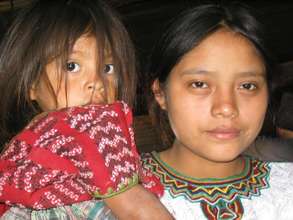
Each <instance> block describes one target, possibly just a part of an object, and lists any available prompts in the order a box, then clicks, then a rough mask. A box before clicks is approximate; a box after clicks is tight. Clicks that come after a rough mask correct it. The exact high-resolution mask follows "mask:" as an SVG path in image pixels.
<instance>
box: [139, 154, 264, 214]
mask: <svg viewBox="0 0 293 220" xmlns="http://www.w3.org/2000/svg"><path fill="white" fill-rule="evenodd" d="M244 160H245V168H244V170H243V171H242V172H241V173H240V174H239V175H235V176H231V177H228V178H223V179H213V178H207V179H196V178H192V177H188V176H185V175H182V174H180V173H179V172H178V171H176V170H174V169H173V168H172V167H170V166H169V165H168V164H166V163H165V162H163V161H162V160H161V159H160V157H159V155H158V154H157V153H156V152H152V153H151V154H147V155H146V156H145V157H144V162H143V163H144V166H146V167H148V168H150V169H151V170H152V171H153V172H154V174H155V175H157V176H158V177H159V178H160V180H161V182H162V184H163V185H164V187H165V189H167V190H168V191H169V192H170V194H171V196H172V197H173V198H176V197H180V196H183V197H185V198H186V199H187V200H189V201H190V202H200V205H201V208H202V210H203V212H204V213H205V215H206V216H207V217H211V218H209V219H223V217H224V216H226V217H228V216H229V217H228V219H238V218H240V217H241V216H242V215H243V208H242V204H241V200H240V199H241V198H251V197H252V196H259V195H260V194H261V193H260V191H261V190H262V189H265V188H268V187H269V183H268V177H269V173H270V166H269V163H268V162H262V161H259V160H256V159H253V158H251V157H248V156H245V157H244ZM219 215H220V216H222V217H219ZM212 216H214V217H212ZM215 216H218V217H215ZM233 216H234V217H233ZM226 217H225V218H224V219H226Z"/></svg>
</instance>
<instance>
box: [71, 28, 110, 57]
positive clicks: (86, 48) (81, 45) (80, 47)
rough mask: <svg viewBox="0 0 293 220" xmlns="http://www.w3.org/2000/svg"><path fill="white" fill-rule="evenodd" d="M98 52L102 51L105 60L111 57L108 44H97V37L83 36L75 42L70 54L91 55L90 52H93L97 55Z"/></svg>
mask: <svg viewBox="0 0 293 220" xmlns="http://www.w3.org/2000/svg"><path fill="white" fill-rule="evenodd" d="M98 50H101V51H102V54H103V56H104V58H105V59H107V58H111V57H112V50H111V49H110V45H109V43H107V42H106V43H104V42H99V41H98V40H97V37H96V36H94V35H92V34H83V35H81V36H80V37H79V38H78V39H77V40H76V41H75V43H74V45H73V48H72V53H85V54H89V53H90V54H92V53H93V52H92V51H95V53H97V54H99V52H98Z"/></svg>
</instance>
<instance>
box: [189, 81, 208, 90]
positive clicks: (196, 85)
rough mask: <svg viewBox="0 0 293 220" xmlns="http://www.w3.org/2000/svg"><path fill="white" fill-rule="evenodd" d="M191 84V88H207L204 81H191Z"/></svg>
mask: <svg viewBox="0 0 293 220" xmlns="http://www.w3.org/2000/svg"><path fill="white" fill-rule="evenodd" d="M191 86H192V87H193V88H196V89H205V88H208V84H207V83H205V82H201V81H196V82H193V83H191Z"/></svg>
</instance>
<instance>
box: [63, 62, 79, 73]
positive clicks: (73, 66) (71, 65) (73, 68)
mask: <svg viewBox="0 0 293 220" xmlns="http://www.w3.org/2000/svg"><path fill="white" fill-rule="evenodd" d="M66 70H67V71H68V72H73V73H76V72H78V71H79V70H80V65H79V64H78V63H75V62H68V63H67V64H66Z"/></svg>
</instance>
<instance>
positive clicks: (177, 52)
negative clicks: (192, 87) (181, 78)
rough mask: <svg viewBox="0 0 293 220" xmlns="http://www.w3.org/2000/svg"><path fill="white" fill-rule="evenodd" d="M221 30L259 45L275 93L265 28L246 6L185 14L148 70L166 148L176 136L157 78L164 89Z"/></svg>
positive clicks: (170, 30) (155, 113)
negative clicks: (156, 87) (161, 103)
mask: <svg viewBox="0 0 293 220" xmlns="http://www.w3.org/2000/svg"><path fill="white" fill-rule="evenodd" d="M221 28H226V29H228V30H230V31H232V32H235V33H238V34H240V35H242V36H244V37H245V38H246V39H248V40H249V41H250V42H251V43H252V44H253V45H254V46H255V48H256V49H257V51H258V52H259V54H260V56H261V57H262V59H263V61H264V64H265V66H266V72H267V74H266V77H267V82H268V86H269V91H271V78H272V60H271V58H270V57H269V55H268V54H269V53H268V51H267V49H266V47H265V45H264V42H263V39H264V38H263V32H262V27H261V25H260V24H259V22H258V21H257V20H256V19H255V17H254V16H253V15H252V14H251V12H250V11H249V10H248V9H247V7H246V6H244V5H242V4H241V5H240V4H236V3H233V4H230V5H226V6H223V5H213V4H208V5H201V6H197V7H195V8H192V9H189V10H187V11H184V12H183V13H181V14H180V15H179V16H178V17H176V18H175V19H174V21H173V23H171V24H170V25H169V27H168V28H167V30H166V31H165V32H164V33H165V34H164V35H163V36H162V38H161V39H160V40H159V41H158V43H157V44H156V46H155V48H154V50H153V52H152V56H151V59H150V66H149V69H148V76H147V77H148V86H147V88H148V90H149V91H148V92H147V94H150V97H149V100H148V104H149V106H148V108H149V114H150V116H151V117H152V120H153V121H154V123H155V124H156V127H157V128H158V131H159V133H160V136H161V140H162V146H163V148H168V147H170V146H171V145H172V143H173V141H174V134H173V132H172V130H171V128H170V125H169V121H168V116H167V113H166V112H165V111H164V110H162V109H161V108H160V106H159V105H158V103H157V102H156V100H155V98H154V95H153V92H152V91H150V90H151V87H152V84H153V82H154V81H155V80H156V79H157V80H158V81H159V83H160V86H161V87H162V88H164V86H165V84H166V81H167V79H168V76H169V74H170V72H171V70H172V69H173V68H174V67H175V65H176V64H177V63H179V62H180V60H181V58H182V57H183V56H184V55H185V54H186V53H188V52H189V51H190V50H192V49H193V48H194V47H196V46H197V45H199V44H200V43H201V41H202V40H203V39H205V38H206V37H207V36H209V35H211V34H212V33H214V32H216V31H217V30H219V29H221Z"/></svg>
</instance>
